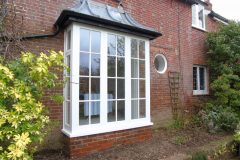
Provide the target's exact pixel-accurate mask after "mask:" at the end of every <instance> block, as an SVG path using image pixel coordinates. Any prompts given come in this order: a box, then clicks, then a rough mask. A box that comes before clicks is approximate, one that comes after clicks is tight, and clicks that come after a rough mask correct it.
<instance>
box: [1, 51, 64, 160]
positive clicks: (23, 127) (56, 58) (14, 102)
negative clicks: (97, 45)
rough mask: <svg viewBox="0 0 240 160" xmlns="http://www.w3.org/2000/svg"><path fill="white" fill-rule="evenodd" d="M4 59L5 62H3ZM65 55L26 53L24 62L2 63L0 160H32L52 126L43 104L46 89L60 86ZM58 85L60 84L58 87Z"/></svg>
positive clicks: (22, 58) (21, 59)
mask: <svg viewBox="0 0 240 160" xmlns="http://www.w3.org/2000/svg"><path fill="white" fill-rule="evenodd" d="M0 59H1V58H0ZM63 66H64V64H63V53H62V52H59V53H57V52H54V51H50V52H49V55H46V54H44V53H41V54H40V55H39V56H36V55H34V54H32V53H22V55H21V58H19V59H16V60H13V61H10V62H4V60H1V63H0V159H1V160H9V159H32V153H33V152H34V151H35V150H36V146H37V144H38V143H39V142H41V141H42V140H43V137H44V135H45V132H44V130H43V129H44V128H45V126H46V125H47V124H48V122H49V117H48V116H47V109H46V107H45V106H44V105H43V104H42V103H41V102H40V101H41V99H42V96H43V95H44V90H45V89H46V88H52V87H56V85H57V84H58V83H59V84H61V83H60V81H59V79H58V76H57V74H56V72H59V71H60V73H62V71H63V70H62V69H63ZM52 67H54V69H52ZM56 82H57V83H56Z"/></svg>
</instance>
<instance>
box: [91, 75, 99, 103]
mask: <svg viewBox="0 0 240 160" xmlns="http://www.w3.org/2000/svg"><path fill="white" fill-rule="evenodd" d="M91 99H94V100H96V99H97V100H98V99H100V78H92V79H91Z"/></svg>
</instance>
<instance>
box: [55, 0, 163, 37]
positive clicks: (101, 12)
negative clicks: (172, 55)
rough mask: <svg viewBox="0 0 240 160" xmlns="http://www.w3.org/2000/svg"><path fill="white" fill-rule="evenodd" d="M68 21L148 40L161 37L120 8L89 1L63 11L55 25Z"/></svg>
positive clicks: (64, 23)
mask: <svg viewBox="0 0 240 160" xmlns="http://www.w3.org/2000/svg"><path fill="white" fill-rule="evenodd" d="M69 21H77V22H80V23H86V24H91V25H95V26H100V27H105V28H109V29H113V30H117V31H122V32H128V33H131V34H135V35H139V36H144V37H147V38H149V39H154V38H156V37H158V36H160V35H161V33H159V32H157V31H156V30H154V29H153V28H150V27H146V26H144V25H142V24H140V23H138V22H137V21H136V20H134V18H133V17H132V16H131V15H129V14H128V13H127V12H126V11H124V10H123V9H122V8H121V7H119V8H114V7H111V6H109V5H105V4H101V3H97V2H93V1H90V0H81V1H80V3H79V4H77V5H76V6H74V7H73V8H70V9H65V10H63V11H62V13H61V15H60V16H59V18H58V20H57V21H56V23H55V24H56V25H59V26H66V25H67V24H68V23H67V22H69Z"/></svg>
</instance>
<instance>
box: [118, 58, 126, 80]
mask: <svg viewBox="0 0 240 160" xmlns="http://www.w3.org/2000/svg"><path fill="white" fill-rule="evenodd" d="M117 76H118V77H124V76H125V59H124V58H119V57H118V58H117Z"/></svg>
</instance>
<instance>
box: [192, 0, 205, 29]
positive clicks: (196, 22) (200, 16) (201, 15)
mask: <svg viewBox="0 0 240 160" xmlns="http://www.w3.org/2000/svg"><path fill="white" fill-rule="evenodd" d="M205 21H206V20H205V12H204V6H202V5H200V4H195V5H192V26H193V27H196V28H199V29H202V30H205V29H206V27H205V26H206V25H205Z"/></svg>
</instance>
